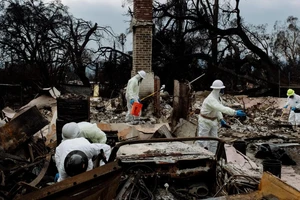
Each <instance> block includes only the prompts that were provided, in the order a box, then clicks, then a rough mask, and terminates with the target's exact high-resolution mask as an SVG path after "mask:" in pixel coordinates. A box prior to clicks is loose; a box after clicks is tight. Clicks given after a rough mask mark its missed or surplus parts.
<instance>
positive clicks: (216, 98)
mask: <svg viewBox="0 0 300 200" xmlns="http://www.w3.org/2000/svg"><path fill="white" fill-rule="evenodd" d="M222 113H224V114H227V115H231V116H234V115H235V113H236V111H235V110H234V109H231V108H229V107H226V106H224V105H222V102H221V97H220V89H213V90H212V92H211V93H210V94H209V95H208V96H207V97H206V98H205V99H204V101H203V104H202V107H201V111H200V115H199V118H198V136H201V137H218V127H219V126H218V125H219V122H220V120H221V119H223V115H222ZM199 144H200V146H202V147H207V148H208V150H209V151H211V152H213V153H215V152H216V150H217V144H218V142H217V141H199Z"/></svg>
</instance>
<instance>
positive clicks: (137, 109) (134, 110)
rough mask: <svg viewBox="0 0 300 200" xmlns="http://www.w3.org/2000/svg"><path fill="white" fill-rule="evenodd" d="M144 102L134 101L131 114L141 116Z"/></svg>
mask: <svg viewBox="0 0 300 200" xmlns="http://www.w3.org/2000/svg"><path fill="white" fill-rule="evenodd" d="M142 107H143V104H141V103H139V102H134V103H133V104H132V108H131V114H132V115H134V116H139V115H140V112H141V110H142Z"/></svg>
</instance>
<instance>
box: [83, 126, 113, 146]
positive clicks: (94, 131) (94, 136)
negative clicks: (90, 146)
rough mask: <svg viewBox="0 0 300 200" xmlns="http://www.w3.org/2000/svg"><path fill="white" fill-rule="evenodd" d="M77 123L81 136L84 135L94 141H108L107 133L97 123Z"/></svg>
mask: <svg viewBox="0 0 300 200" xmlns="http://www.w3.org/2000/svg"><path fill="white" fill-rule="evenodd" d="M77 125H78V126H79V129H80V133H79V137H84V138H86V139H88V140H89V141H90V142H92V143H102V144H105V143H106V141H107V137H106V134H105V133H104V132H103V131H102V130H101V129H100V128H98V126H97V124H92V123H89V122H79V123H77Z"/></svg>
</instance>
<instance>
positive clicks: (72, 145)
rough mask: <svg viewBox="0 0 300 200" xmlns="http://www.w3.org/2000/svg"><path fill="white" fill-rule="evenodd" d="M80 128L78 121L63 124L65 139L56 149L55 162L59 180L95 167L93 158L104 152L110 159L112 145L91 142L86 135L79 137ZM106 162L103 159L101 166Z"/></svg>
mask: <svg viewBox="0 0 300 200" xmlns="http://www.w3.org/2000/svg"><path fill="white" fill-rule="evenodd" d="M79 134H80V128H79V126H78V124H77V123H75V122H70V123H67V124H65V125H64V126H63V128H62V137H63V141H62V142H61V143H60V144H59V145H58V146H57V147H56V149H55V156H54V158H55V164H56V167H57V170H58V174H59V177H58V180H57V181H58V182H60V181H62V180H64V179H66V178H68V177H71V176H75V175H77V174H80V173H82V172H85V171H88V170H91V169H93V166H94V165H93V161H92V158H93V157H94V156H98V155H99V154H100V153H101V152H103V154H104V157H106V159H107V160H108V158H109V156H110V153H111V147H110V146H109V145H107V144H100V143H90V142H89V141H88V140H87V139H86V138H84V137H78V136H79ZM104 164H105V160H104V161H103V160H101V162H100V166H102V165H104Z"/></svg>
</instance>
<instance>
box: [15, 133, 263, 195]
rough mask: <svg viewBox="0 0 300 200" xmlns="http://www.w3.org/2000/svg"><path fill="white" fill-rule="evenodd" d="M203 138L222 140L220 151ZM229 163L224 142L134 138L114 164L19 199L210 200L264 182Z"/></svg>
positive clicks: (116, 153)
mask: <svg viewBox="0 0 300 200" xmlns="http://www.w3.org/2000/svg"><path fill="white" fill-rule="evenodd" d="M198 140H213V141H217V142H218V147H217V151H216V153H215V154H213V153H212V152H209V151H207V150H206V149H204V148H201V147H200V146H199V145H198V144H195V142H196V141H198ZM225 164H226V154H225V149H224V141H222V140H221V139H219V138H212V137H193V138H172V139H169V138H162V139H151V140H131V141H130V140H129V141H124V142H120V143H118V144H117V145H116V146H115V147H114V148H113V149H112V153H111V156H110V158H109V160H108V164H106V165H104V166H101V167H97V168H95V169H93V170H91V171H87V172H85V173H82V174H79V175H77V176H74V177H70V178H68V179H66V180H64V181H62V182H59V183H55V184H53V185H50V186H47V187H45V188H41V189H39V190H38V188H36V190H35V191H32V192H29V193H28V192H25V193H24V192H23V193H22V194H19V195H17V196H16V199H21V198H22V199H23V198H25V199H54V198H55V199H69V198H72V199H163V197H165V198H169V199H204V198H210V197H214V196H222V195H228V194H229V195H230V194H239V193H246V192H250V191H254V190H256V189H257V186H258V183H259V180H257V179H255V178H252V177H251V176H242V175H235V174H232V173H231V172H230V171H228V170H226V168H225V167H223V166H224V165H225Z"/></svg>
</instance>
